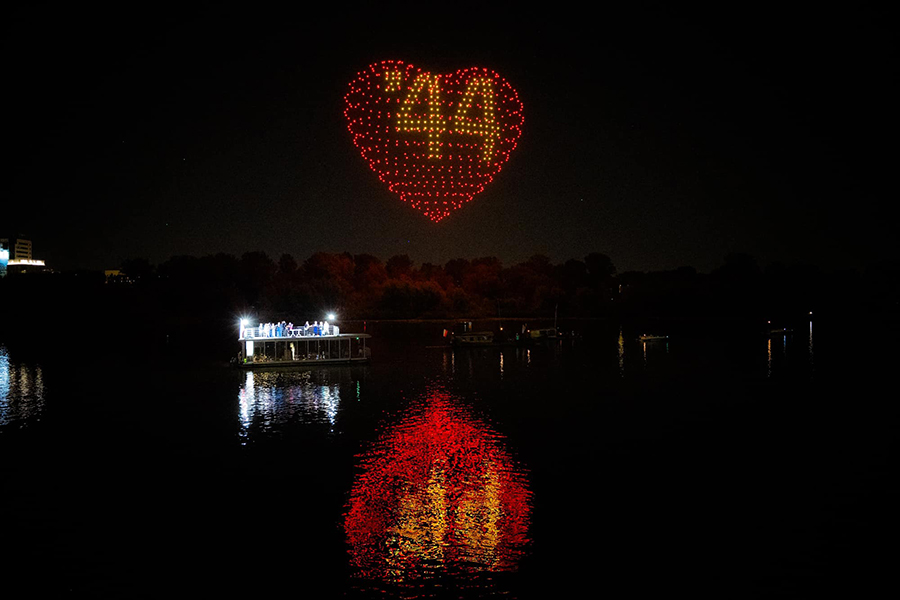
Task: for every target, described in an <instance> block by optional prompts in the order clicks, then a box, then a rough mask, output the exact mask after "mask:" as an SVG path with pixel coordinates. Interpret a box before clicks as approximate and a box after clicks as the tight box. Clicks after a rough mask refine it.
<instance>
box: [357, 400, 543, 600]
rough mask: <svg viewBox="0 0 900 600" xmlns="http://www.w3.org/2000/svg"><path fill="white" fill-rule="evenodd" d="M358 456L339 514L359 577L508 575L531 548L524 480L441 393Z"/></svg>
mask: <svg viewBox="0 0 900 600" xmlns="http://www.w3.org/2000/svg"><path fill="white" fill-rule="evenodd" d="M360 458H361V460H360V472H359V474H358V476H357V477H356V479H355V481H354V484H353V488H352V490H351V493H350V499H349V501H348V504H347V510H346V513H345V516H344V528H345V531H346V535H347V542H348V548H349V552H350V556H351V563H352V565H353V567H354V568H355V569H356V571H357V575H358V577H359V578H362V579H365V580H369V581H374V582H378V581H381V582H383V583H386V584H390V585H395V586H401V587H405V586H407V585H409V586H414V587H416V588H417V589H418V586H419V585H420V584H421V583H422V582H423V581H427V580H429V579H435V578H439V577H441V576H444V575H447V574H448V573H456V574H460V573H461V574H463V575H466V574H468V575H470V576H473V577H474V576H477V575H478V574H481V573H497V572H502V571H514V570H515V569H516V568H517V565H518V561H519V559H520V558H521V557H522V556H523V554H524V553H525V551H526V549H527V546H528V545H529V543H530V540H529V538H528V528H529V525H530V519H531V492H530V491H529V489H528V481H527V474H526V472H525V470H524V469H523V468H522V467H521V466H519V465H518V464H516V462H515V461H514V460H513V459H512V458H511V457H510V455H509V454H508V453H507V452H506V451H505V450H504V448H503V445H502V438H501V437H500V436H499V435H498V434H497V433H495V432H493V431H492V430H491V429H489V428H488V427H487V426H486V425H485V424H484V423H482V422H480V421H478V420H477V419H475V418H473V417H472V416H471V415H470V414H469V413H468V411H467V410H466V409H465V408H464V407H462V406H460V405H459V404H458V403H457V402H455V401H454V399H453V398H451V397H450V396H449V395H448V394H445V393H443V392H437V393H432V394H430V395H429V396H428V397H427V398H425V399H424V402H422V404H421V405H419V406H417V407H414V408H412V409H411V410H410V411H409V412H408V413H407V414H406V416H405V417H404V418H403V419H402V420H401V421H400V422H399V423H397V424H396V425H394V426H393V427H389V428H388V429H386V430H385V431H384V433H382V435H381V436H380V438H379V439H378V441H377V442H376V443H375V444H374V445H373V446H372V448H371V449H370V450H369V451H367V452H366V453H364V454H363V455H362V456H361V457H360Z"/></svg>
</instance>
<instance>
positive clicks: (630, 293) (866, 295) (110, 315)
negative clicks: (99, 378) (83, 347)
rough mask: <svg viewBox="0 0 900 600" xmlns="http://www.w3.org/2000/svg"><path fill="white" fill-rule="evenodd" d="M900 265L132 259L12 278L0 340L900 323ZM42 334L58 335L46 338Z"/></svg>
mask: <svg viewBox="0 0 900 600" xmlns="http://www.w3.org/2000/svg"><path fill="white" fill-rule="evenodd" d="M898 298H900V262H889V261H885V262H881V263H876V264H873V265H872V266H870V267H869V268H867V269H865V270H862V271H857V270H846V271H832V272H828V273H826V272H824V271H822V270H820V269H819V268H817V267H814V266H810V265H795V266H787V265H784V264H781V263H773V264H770V265H767V266H766V267H765V268H761V267H760V266H759V265H758V264H757V262H756V261H755V260H754V259H753V258H752V257H751V256H748V255H746V254H731V255H729V256H727V257H726V258H725V261H724V263H723V264H722V265H721V266H720V267H719V268H717V269H714V270H713V271H712V272H710V273H708V274H704V273H698V272H697V271H696V270H695V269H694V268H692V267H681V268H678V269H674V270H669V271H655V272H636V271H629V272H622V273H620V272H617V270H616V268H615V266H614V265H613V263H612V261H611V260H610V258H609V257H608V256H607V255H605V254H602V253H599V252H595V253H591V254H588V255H587V256H585V257H584V258H583V259H580V260H579V259H571V260H567V261H565V262H562V263H556V264H555V263H553V262H552V261H551V260H550V259H549V258H548V257H546V256H542V255H535V256H532V257H531V258H529V259H528V260H526V261H524V262H522V263H519V264H515V265H511V266H504V265H503V264H502V262H501V261H500V260H499V259H497V258H496V257H482V258H475V259H471V260H470V259H464V258H456V259H453V260H450V261H448V262H446V263H445V264H443V265H437V264H432V263H421V264H416V263H415V262H414V261H413V260H412V259H411V258H410V257H409V256H407V255H396V256H392V257H390V258H389V259H388V260H386V261H383V260H381V259H380V258H378V257H376V256H372V255H369V254H356V255H352V254H349V253H327V252H317V253H315V254H313V255H312V256H310V257H309V258H307V259H306V260H305V261H303V262H302V263H299V262H298V261H297V260H296V259H295V258H294V257H292V256H291V255H290V254H283V255H282V256H281V257H280V258H279V259H278V260H277V261H276V260H274V259H272V258H271V257H269V256H268V255H267V254H266V253H264V252H259V251H254V252H246V253H244V254H243V255H241V256H240V257H237V256H234V255H231V254H223V253H220V254H215V255H208V256H202V257H194V256H175V257H172V258H170V259H169V260H167V261H165V262H163V263H161V264H159V265H153V264H151V263H150V261H148V260H147V259H144V258H134V259H129V260H126V261H124V262H123V263H122V265H121V272H120V274H119V275H118V276H113V277H108V278H107V277H105V276H104V274H103V273H100V272H88V271H81V272H74V273H65V274H49V275H42V274H22V275H16V276H8V277H6V278H3V279H0V302H2V303H3V304H5V305H6V306H4V307H3V309H2V310H0V315H2V316H0V327H2V328H4V329H6V330H10V329H20V330H25V331H31V330H34V328H35V323H42V324H61V323H62V322H65V323H67V324H68V323H71V322H73V321H74V322H91V323H98V322H99V323H104V324H105V325H103V326H104V327H111V328H120V327H123V326H125V327H127V326H128V325H129V324H133V323H138V322H140V323H143V324H145V325H146V324H150V325H151V326H153V324H156V325H157V326H159V327H160V328H162V329H166V330H173V329H174V330H177V331H184V330H197V331H199V330H212V329H216V328H222V327H223V326H225V327H226V328H227V326H226V323H229V324H230V323H232V321H234V319H235V318H236V316H238V315H247V316H250V317H251V318H257V319H261V320H266V321H280V320H288V321H291V320H292V321H294V322H298V321H300V322H302V321H305V320H306V319H309V320H310V321H312V320H317V319H322V318H323V316H324V314H325V313H326V312H336V313H338V314H339V315H340V319H341V320H350V319H429V318H433V319H443V318H466V319H472V318H488V317H502V318H506V317H510V318H513V317H527V318H536V317H547V318H552V317H553V316H554V315H558V316H559V318H573V317H582V318H583V317H599V318H603V317H606V318H647V317H649V318H709V317H737V318H744V317H746V318H786V317H788V316H790V315H800V314H806V313H807V312H808V311H815V310H822V309H827V310H832V311H836V310H847V311H849V310H851V309H852V310H855V311H860V310H862V311H866V312H869V313H879V314H884V313H893V314H897V313H900V302H898ZM40 328H41V329H42V330H43V329H45V328H46V325H41V326H40Z"/></svg>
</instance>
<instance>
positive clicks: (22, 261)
mask: <svg viewBox="0 0 900 600" xmlns="http://www.w3.org/2000/svg"><path fill="white" fill-rule="evenodd" d="M0 246H3V248H4V250H5V251H0V265H2V267H3V269H2V273H3V274H4V275H5V274H6V273H7V272H8V273H27V272H29V271H39V272H43V271H46V270H47V269H46V265H45V264H44V261H42V260H38V259H35V258H34V257H33V255H32V244H31V240H29V239H26V238H24V237H14V238H12V237H11V238H8V242H7V240H6V239H4V240H0ZM4 255H5V261H6V262H5V263H4V262H3V260H4Z"/></svg>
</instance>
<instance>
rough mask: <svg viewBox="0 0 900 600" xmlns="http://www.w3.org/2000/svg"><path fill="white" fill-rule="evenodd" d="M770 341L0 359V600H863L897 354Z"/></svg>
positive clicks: (820, 342)
mask: <svg viewBox="0 0 900 600" xmlns="http://www.w3.org/2000/svg"><path fill="white" fill-rule="evenodd" d="M504 325H505V326H506V327H509V328H515V329H518V328H520V327H521V325H522V324H521V323H518V322H512V321H510V322H507V323H504ZM531 325H537V324H536V323H533V324H531ZM784 325H786V326H789V327H790V328H791V329H792V330H793V331H792V332H791V333H790V334H788V335H776V336H766V335H765V333H764V332H763V331H764V330H763V328H761V327H758V326H757V325H755V324H747V323H739V322H690V323H688V322H681V323H661V322H657V323H654V324H652V325H649V324H642V325H634V324H632V325H620V324H618V323H612V322H604V321H583V322H572V323H563V326H562V329H564V330H567V331H568V330H572V329H574V330H575V331H577V332H578V333H579V334H580V336H579V337H576V338H574V339H570V340H566V341H564V342H561V343H556V344H552V345H549V346H546V345H538V346H534V347H512V346H509V347H493V348H482V349H462V350H455V351H453V350H449V349H447V348H442V347H439V346H440V345H441V344H442V342H443V339H442V338H441V331H442V329H443V328H444V327H446V326H447V325H446V324H441V323H372V322H370V323H367V324H366V325H365V327H366V330H367V332H369V333H371V334H372V335H373V340H372V348H373V360H372V363H371V364H370V365H368V366H353V367H343V366H335V367H329V368H307V369H298V370H270V371H249V372H248V371H241V370H237V369H231V368H228V367H225V366H222V365H219V364H216V363H214V362H206V361H203V360H201V359H200V358H199V357H197V356H196V355H193V354H192V352H184V353H182V354H179V358H178V360H176V361H167V360H165V359H164V358H163V359H161V358H160V356H158V355H155V356H153V357H149V358H148V357H134V356H129V355H128V354H127V353H124V352H120V351H116V350H115V349H114V348H111V347H110V346H109V345H108V344H107V343H106V342H104V344H101V345H96V346H90V345H86V346H84V347H82V348H54V349H51V351H47V349H46V348H44V349H43V350H35V349H33V348H30V347H29V348H24V347H22V346H21V344H18V345H17V344H13V343H6V344H0V457H2V461H0V486H2V487H0V491H2V496H0V519H2V531H3V535H2V540H3V544H2V546H3V549H2V553H3V557H2V558H3V560H2V564H3V565H4V569H3V574H2V575H0V578H2V579H0V590H7V591H16V592H18V593H20V594H22V595H28V596H37V595H40V594H48V593H49V594H52V595H62V594H68V593H72V594H78V595H84V596H88V597H92V596H118V597H148V598H149V597H153V598H156V597H160V596H162V595H170V594H178V595H187V594H210V593H217V594H218V593H222V592H229V593H236V592H237V593H242V594H246V595H249V596H251V597H273V596H276V595H278V596H282V595H285V594H291V595H296V596H299V597H312V598H328V597H350V598H385V597H389V598H390V597H397V598H487V597H503V598H543V597H581V596H583V595H585V594H590V595H593V596H599V595H603V594H606V595H613V596H615V597H635V596H644V595H646V594H660V593H665V594H669V593H674V592H676V591H680V592H688V593H692V594H695V595H696V594H700V595H706V594H710V595H716V596H719V597H722V596H724V597H729V598H732V597H757V596H759V597H770V596H772V595H776V596H777V595H783V596H787V597H796V596H798V595H807V594H808V593H810V592H811V591H815V590H823V591H824V590H830V591H833V590H835V589H840V588H844V589H846V590H847V591H853V592H854V593H856V594H859V593H860V592H861V591H864V590H865V589H867V588H871V589H877V588H878V586H879V585H880V584H881V583H883V582H884V581H887V580H888V579H887V574H888V573H890V572H891V571H892V569H893V557H894V555H895V553H893V552H885V551H884V550H882V549H881V548H882V547H883V546H882V543H883V542H890V543H893V540H892V539H891V538H892V537H893V536H894V535H895V534H896V526H895V525H893V520H892V519H891V518H890V517H891V515H892V512H893V510H894V506H895V505H896V501H897V499H898V494H897V489H898V487H897V485H896V483H895V473H896V466H897V464H896V446H895V440H896V425H897V411H896V410H895V408H894V406H893V405H894V403H895V402H896V400H895V399H894V396H895V395H896V394H895V393H893V392H890V391H885V390H886V388H884V387H883V385H884V384H886V383H889V382H890V377H891V376H892V370H891V369H892V366H893V362H892V360H891V359H889V357H888V353H887V351H886V350H885V348H889V347H890V344H891V343H892V342H889V341H888V342H885V345H884V346H879V344H878V343H877V342H876V343H871V342H870V343H861V341H860V339H859V336H858V335H857V334H855V333H853V332H850V331H848V330H847V328H846V327H843V326H840V325H838V324H837V323H836V322H835V323H830V322H829V321H828V320H827V318H826V319H822V320H817V321H815V322H812V321H807V320H801V321H798V322H793V323H785V324H784ZM361 326H362V324H347V325H345V326H344V327H342V328H343V329H345V330H352V329H359V328H360V327H361ZM498 326H499V324H498V323H496V322H493V323H488V324H485V327H493V328H496V327H498ZM814 327H815V332H814V330H813V328H814ZM476 328H477V327H476ZM644 332H646V333H661V334H668V335H669V339H668V340H662V341H654V342H648V343H641V342H639V341H638V340H637V337H638V336H639V335H640V334H641V333H644ZM814 334H815V335H814ZM86 344H89V343H86ZM199 348H200V354H202V344H199ZM76 357H77V358H76Z"/></svg>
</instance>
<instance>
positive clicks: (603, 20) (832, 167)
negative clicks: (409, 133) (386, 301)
mask: <svg viewBox="0 0 900 600" xmlns="http://www.w3.org/2000/svg"><path fill="white" fill-rule="evenodd" d="M424 6H426V5H425V4H422V3H419V4H406V5H387V4H380V3H379V7H378V8H377V9H367V10H366V11H360V10H357V9H354V8H352V7H351V6H340V7H338V8H336V9H335V10H334V11H333V12H331V14H319V13H308V12H304V11H303V10H301V9H297V11H296V12H295V13H285V12H277V11H272V12H267V13H262V14H257V15H254V16H246V15H244V14H243V13H238V12H233V13H227V12H226V11H223V10H222V9H221V8H217V7H209V8H208V9H207V10H204V11H199V10H198V11H196V12H194V13H191V14H184V13H181V12H178V13H170V14H157V13H152V12H147V13H143V12H139V11H136V10H134V9H130V8H129V9H128V10H127V11H126V12H122V13H110V12H108V11H107V10H102V11H101V10H97V11H95V12H90V11H86V10H85V9H81V8H79V9H66V11H64V12H59V11H56V10H54V9H51V8H48V7H43V8H40V9H34V10H28V11H24V12H23V11H20V12H14V13H12V14H8V15H6V18H5V19H4V20H5V24H4V29H5V31H4V35H3V38H4V39H3V44H4V50H3V54H4V67H5V68H4V85H3V88H4V92H3V104H4V105H5V110H4V114H5V117H6V118H5V124H4V128H3V129H4V135H3V141H4V146H5V149H4V150H5V151H4V155H5V166H6V168H5V173H6V176H5V177H4V181H3V190H2V197H3V202H2V212H0V230H3V231H7V232H11V233H13V234H18V233H23V234H25V235H27V236H30V237H31V238H32V239H33V240H34V244H35V246H34V250H35V255H36V257H38V258H43V259H45V260H46V261H47V262H48V265H49V266H51V267H54V268H56V269H59V270H66V269H74V268H90V269H104V268H114V267H116V266H117V265H118V264H119V263H120V262H121V261H122V260H123V259H127V258H132V257H139V256H142V257H147V258H149V259H150V260H151V261H152V262H154V263H159V262H162V261H164V260H166V259H167V258H169V257H171V256H173V255H179V254H192V255H197V256H199V255H204V254H210V253H216V252H228V253H231V254H235V255H238V256H240V255H241V254H242V253H243V252H246V251H249V250H264V251H266V252H267V253H269V254H270V256H272V257H273V258H275V259H277V258H278V256H280V255H281V254H282V253H285V252H287V253H291V254H293V255H294V256H295V257H296V258H297V259H298V260H301V261H302V260H303V259H305V258H307V257H308V256H309V255H310V254H312V253H313V252H316V251H328V252H343V251H349V252H351V253H354V254H358V253H371V254H375V255H376V256H379V257H381V258H382V259H387V258H388V257H390V256H391V255H393V254H409V255H410V257H411V258H413V260H415V261H416V262H417V263H421V262H435V263H444V262H445V261H447V260H449V259H451V258H457V257H465V258H474V257H478V256H490V255H492V256H497V257H499V258H500V259H501V260H503V261H504V263H505V264H513V263H515V262H519V261H522V260H524V259H526V258H527V257H529V256H531V255H533V254H536V253H541V254H546V255H548V256H549V257H550V258H551V259H552V260H553V261H554V262H561V261H564V260H566V259H569V258H582V257H584V255H586V254H587V253H589V252H593V251H599V252H604V253H606V254H608V255H609V256H610V257H611V258H612V260H613V263H614V264H615V265H616V266H617V268H618V270H619V271H625V270H657V269H671V268H676V267H679V266H682V265H692V266H694V267H696V268H697V269H698V270H700V271H704V272H706V271H709V270H711V269H713V268H715V267H716V266H718V265H720V264H721V263H722V261H723V259H724V257H725V256H726V255H727V254H728V253H730V252H746V253H749V254H751V255H753V256H754V257H756V258H757V260H758V262H759V263H760V265H761V266H764V265H766V264H767V263H769V262H771V261H775V260H780V261H783V262H785V263H786V264H793V263H798V262H806V263H813V264H816V265H819V266H820V267H822V268H825V269H829V268H834V267H863V266H865V264H866V263H868V262H869V261H872V260H877V259H880V258H897V256H898V254H897V244H896V221H895V220H894V219H893V216H892V215H893V214H894V212H895V210H894V209H893V206H894V204H895V203H896V200H895V198H896V196H897V192H896V191H895V189H894V188H895V184H894V177H893V175H894V173H895V172H896V157H897V152H896V150H895V140H896V135H897V119H896V116H895V111H896V106H897V94H896V87H897V83H898V82H897V60H896V59H897V51H896V35H895V33H894V32H893V31H892V26H893V25H892V24H893V23H895V21H894V19H893V18H892V17H891V16H890V15H888V14H883V13H879V12H878V11H875V10H869V9H864V8H858V7H856V5H854V7H853V8H850V7H845V8H844V9H843V11H842V12H839V13H827V12H800V11H799V10H798V11H797V12H784V11H783V10H772V9H767V8H758V7H757V6H756V5H745V6H746V10H745V11H743V12H742V11H737V10H732V11H731V12H700V11H697V12H694V13H687V12H681V11H676V10H674V9H670V10H668V11H666V12H648V13H637V12H618V11H610V10H605V9H597V10H593V9H592V10H591V11H587V12H586V11H584V10H582V9H581V8H577V7H576V6H575V5H572V6H568V7H566V6H562V5H560V6H552V7H551V6H550V5H546V4H545V5H542V6H541V10H535V11H531V12H529V11H523V10H522V8H521V6H520V5H516V4H513V5H511V6H510V7H509V8H508V9H506V10H503V9H491V10H485V9H483V8H480V7H479V5H466V4H447V5H446V6H444V5H441V6H442V8H441V10H440V11H428V10H426V9H425V8H423V7H424ZM152 9H153V10H155V7H152ZM146 10H148V11H150V10H151V7H148V8H147V9H146ZM551 10H553V11H554V12H553V13H552V14H550V12H549V11H551ZM729 10H731V9H729ZM385 59H394V60H403V61H405V62H410V63H413V64H415V65H416V66H418V67H422V68H427V69H430V70H433V71H435V72H448V71H455V70H456V69H460V68H466V67H470V66H484V67H488V68H490V69H493V70H495V71H497V72H498V73H500V74H501V75H502V76H503V77H505V78H506V79H507V80H508V81H509V82H510V83H511V84H512V85H513V86H515V88H516V89H517V90H518V93H519V97H520V99H521V100H522V102H523V104H524V112H525V123H524V127H523V135H522V137H521V139H520V140H519V146H518V148H517V149H516V151H515V152H514V153H513V154H512V156H511V158H510V160H509V162H508V164H507V165H506V167H505V168H504V170H503V171H502V172H501V173H500V174H499V176H498V177H496V178H495V180H494V182H493V184H492V185H490V186H489V187H488V188H487V189H486V190H485V192H484V193H482V194H481V195H480V196H478V197H477V198H476V199H475V200H474V201H473V202H472V203H470V204H469V205H467V206H466V207H464V208H463V209H462V210H459V211H456V212H454V213H453V214H452V215H451V216H450V217H449V218H447V219H445V220H444V221H442V222H441V223H438V224H435V223H432V222H431V221H429V220H428V219H427V218H426V217H424V216H423V215H422V214H421V213H419V212H418V211H415V210H413V209H411V208H410V207H408V206H406V205H404V204H402V203H401V202H400V201H399V200H398V199H397V197H396V196H394V195H393V194H391V193H390V192H388V191H387V189H386V188H385V187H384V186H383V185H382V184H381V183H380V182H379V181H378V180H377V177H376V176H375V174H374V173H372V172H371V171H370V170H369V168H368V167H367V165H366V164H365V162H364V161H363V159H362V158H361V157H360V155H359V153H358V152H357V150H356V148H355V147H354V146H353V144H352V141H351V137H350V134H349V132H348V131H347V126H346V122H345V120H344V116H343V109H344V104H343V97H344V94H345V93H346V92H347V90H348V84H349V82H350V81H351V80H352V79H353V78H354V77H355V75H356V73H357V72H358V71H361V70H362V69H364V68H365V67H366V66H367V65H369V64H370V63H373V62H376V61H381V60H385Z"/></svg>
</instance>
